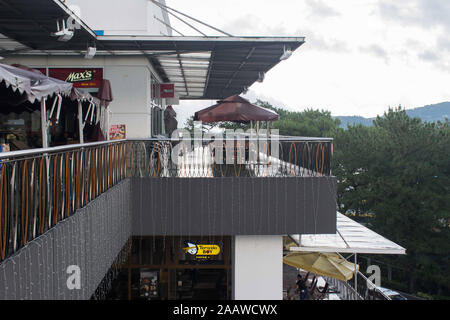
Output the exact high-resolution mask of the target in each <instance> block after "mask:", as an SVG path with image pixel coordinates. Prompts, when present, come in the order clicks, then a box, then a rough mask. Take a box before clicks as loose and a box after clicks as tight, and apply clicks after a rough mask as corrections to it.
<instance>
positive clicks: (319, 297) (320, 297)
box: [314, 282, 329, 300]
mask: <svg viewBox="0 0 450 320" xmlns="http://www.w3.org/2000/svg"><path fill="white" fill-rule="evenodd" d="M328 286H329V285H328V282H325V285H324V286H323V288H322V290H320V289H319V288H316V291H317V294H316V295H315V296H314V299H315V300H323V299H324V298H325V297H326V296H327V294H328Z"/></svg>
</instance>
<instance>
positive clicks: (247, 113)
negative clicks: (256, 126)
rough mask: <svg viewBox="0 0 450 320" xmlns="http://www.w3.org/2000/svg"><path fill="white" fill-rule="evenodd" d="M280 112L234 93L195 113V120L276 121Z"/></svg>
mask: <svg viewBox="0 0 450 320" xmlns="http://www.w3.org/2000/svg"><path fill="white" fill-rule="evenodd" d="M278 117H279V116H278V114H277V113H276V112H274V111H272V110H269V109H265V108H262V107H259V106H257V105H254V104H252V103H250V102H249V101H248V100H246V99H244V98H242V97H240V96H239V95H234V96H231V97H228V98H226V99H224V100H219V101H217V104H215V105H213V106H211V107H208V108H206V109H203V110H200V111H198V112H196V113H195V115H194V120H195V121H202V122H219V121H232V122H244V123H248V122H250V121H275V120H278Z"/></svg>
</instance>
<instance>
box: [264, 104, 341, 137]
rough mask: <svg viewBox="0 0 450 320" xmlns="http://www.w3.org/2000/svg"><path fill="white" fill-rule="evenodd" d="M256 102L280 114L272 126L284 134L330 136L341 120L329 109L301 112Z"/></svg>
mask: <svg viewBox="0 0 450 320" xmlns="http://www.w3.org/2000/svg"><path fill="white" fill-rule="evenodd" d="M256 104H257V105H259V106H261V107H263V108H267V109H271V110H273V111H275V112H276V113H278V114H279V115H280V118H279V120H277V121H275V122H274V123H273V125H271V127H272V128H274V129H278V130H279V132H280V134H281V135H284V136H298V137H329V136H332V135H333V134H334V132H335V131H336V130H337V128H338V127H339V125H340V120H339V119H333V117H332V116H331V112H329V111H325V110H313V109H307V110H305V111H301V112H297V111H287V110H284V109H282V108H276V107H273V106H272V105H270V104H269V103H268V102H264V101H261V100H257V101H256Z"/></svg>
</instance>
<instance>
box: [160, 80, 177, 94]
mask: <svg viewBox="0 0 450 320" xmlns="http://www.w3.org/2000/svg"><path fill="white" fill-rule="evenodd" d="M159 88H160V97H161V98H174V97H175V85H174V84H173V83H161V84H160V85H159Z"/></svg>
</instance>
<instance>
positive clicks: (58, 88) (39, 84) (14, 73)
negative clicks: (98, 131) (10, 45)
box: [0, 63, 73, 103]
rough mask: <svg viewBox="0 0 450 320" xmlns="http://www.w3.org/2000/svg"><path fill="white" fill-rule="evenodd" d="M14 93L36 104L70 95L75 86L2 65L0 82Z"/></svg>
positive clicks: (0, 65)
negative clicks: (46, 99) (58, 96)
mask: <svg viewBox="0 0 450 320" xmlns="http://www.w3.org/2000/svg"><path fill="white" fill-rule="evenodd" d="M2 81H3V82H4V83H5V86H6V88H11V89H12V91H13V92H16V91H18V92H19V93H20V94H23V95H24V96H25V100H28V101H29V102H30V103H34V102H35V101H36V100H37V101H41V100H42V98H46V97H48V96H53V95H54V94H61V95H64V96H68V95H70V93H71V91H72V87H73V85H72V84H71V83H68V82H65V81H61V80H58V79H54V78H50V77H47V76H45V75H43V74H42V73H39V72H34V71H30V70H25V69H22V68H17V67H13V66H10V65H7V64H1V63H0V82H2Z"/></svg>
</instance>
